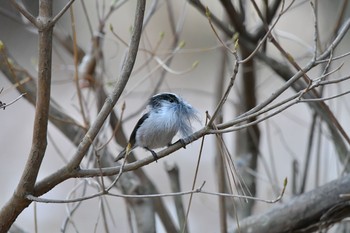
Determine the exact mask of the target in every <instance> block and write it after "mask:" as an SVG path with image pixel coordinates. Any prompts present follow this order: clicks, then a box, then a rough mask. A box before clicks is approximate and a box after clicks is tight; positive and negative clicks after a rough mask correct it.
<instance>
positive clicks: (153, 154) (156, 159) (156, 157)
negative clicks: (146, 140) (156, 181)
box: [145, 147, 159, 162]
mask: <svg viewBox="0 0 350 233" xmlns="http://www.w3.org/2000/svg"><path fill="white" fill-rule="evenodd" d="M145 149H146V150H148V151H149V152H151V154H152V156H153V158H154V161H156V162H158V159H159V157H158V155H157V153H156V152H154V150H151V149H149V148H148V147H145Z"/></svg>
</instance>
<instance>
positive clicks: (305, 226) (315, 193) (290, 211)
mask: <svg viewBox="0 0 350 233" xmlns="http://www.w3.org/2000/svg"><path fill="white" fill-rule="evenodd" d="M345 193H350V175H347V176H344V177H341V178H339V179H337V180H335V181H332V182H329V183H327V184H325V185H323V186H321V187H319V188H317V189H314V190H312V191H310V192H307V193H305V194H302V195H300V196H297V197H295V198H293V199H291V200H290V201H288V202H287V203H285V204H281V205H278V206H276V207H274V208H272V209H270V210H269V211H268V212H266V213H262V214H259V215H254V216H251V217H249V218H246V219H244V220H242V221H240V229H235V230H234V231H233V232H240V233H245V232H259V233H265V232H266V233H267V232H268V233H277V232H278V233H283V232H314V231H315V230H317V229H322V228H324V227H327V226H329V225H331V224H332V223H334V222H338V221H340V220H341V219H343V218H345V217H347V216H349V215H350V208H349V203H348V202H347V201H346V200H344V199H342V198H341V197H340V195H341V194H345ZM286 219H288V221H286Z"/></svg>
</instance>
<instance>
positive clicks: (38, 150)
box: [0, 0, 53, 232]
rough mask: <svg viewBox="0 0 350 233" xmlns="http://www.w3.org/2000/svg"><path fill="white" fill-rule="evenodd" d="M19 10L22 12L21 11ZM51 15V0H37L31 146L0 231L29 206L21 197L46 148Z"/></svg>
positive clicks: (1, 216) (2, 215) (31, 183)
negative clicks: (34, 102)
mask: <svg viewBox="0 0 350 233" xmlns="http://www.w3.org/2000/svg"><path fill="white" fill-rule="evenodd" d="M19 9H21V8H19ZM20 11H21V10H20ZM21 13H23V12H22V11H21ZM51 17H52V1H51V0H41V1H40V2H39V17H38V19H37V21H36V25H38V24H40V30H39V61H38V64H39V67H38V70H39V71H38V84H37V85H38V89H37V93H36V96H37V98H36V109H35V118H34V130H33V139H32V147H31V150H30V153H29V156H28V160H27V163H26V165H25V168H24V171H23V173H22V177H21V179H20V181H19V183H18V186H17V188H16V190H15V193H14V194H13V196H12V197H11V199H10V200H9V201H8V202H7V203H6V204H5V206H4V207H3V208H2V210H1V211H0V219H1V223H0V224H1V225H0V232H6V231H7V230H8V229H9V227H10V226H11V225H12V223H13V222H14V220H15V219H16V218H17V216H18V215H19V214H20V213H21V212H22V211H23V209H24V208H26V207H27V206H28V205H29V203H30V201H29V200H26V199H25V196H26V194H28V193H33V191H34V184H35V182H36V179H37V175H38V173H39V169H40V166H41V162H42V160H43V158H44V155H45V151H46V146H47V125H48V120H49V106H50V88H51V59H52V32H53V28H52V27H51V26H50V25H49V22H50V19H51Z"/></svg>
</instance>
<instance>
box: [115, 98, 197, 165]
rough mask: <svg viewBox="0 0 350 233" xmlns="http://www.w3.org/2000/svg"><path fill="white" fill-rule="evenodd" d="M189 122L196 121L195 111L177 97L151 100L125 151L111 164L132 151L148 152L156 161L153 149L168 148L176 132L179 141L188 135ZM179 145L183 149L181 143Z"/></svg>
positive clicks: (189, 129)
mask: <svg viewBox="0 0 350 233" xmlns="http://www.w3.org/2000/svg"><path fill="white" fill-rule="evenodd" d="M192 120H197V121H199V118H198V116H197V111H196V110H195V109H194V108H193V107H192V106H191V105H190V104H188V103H187V102H186V101H184V100H183V99H182V98H181V97H180V96H178V95H176V94H174V93H167V92H165V93H160V94H156V95H154V96H152V97H151V98H150V99H149V101H148V104H147V107H146V111H145V113H144V114H143V116H142V117H141V118H140V120H139V121H138V122H137V124H136V126H135V127H134V129H133V131H132V133H131V135H130V139H129V142H128V144H127V146H126V148H125V149H124V150H123V151H122V152H120V154H119V155H118V156H117V158H116V159H115V161H118V160H120V159H122V158H124V157H125V155H126V154H128V153H130V151H131V150H133V149H134V148H136V147H142V148H144V149H146V150H148V151H149V152H151V154H152V155H153V157H154V160H155V161H157V159H158V156H157V153H156V152H154V151H153V149H156V148H161V147H166V146H170V145H171V141H172V139H173V137H174V136H175V135H176V134H177V133H178V132H180V134H181V135H182V137H186V136H188V135H190V134H191V133H192V126H191V121H192ZM179 141H180V142H181V143H182V144H183V146H184V147H185V144H184V142H183V140H182V139H180V140H179Z"/></svg>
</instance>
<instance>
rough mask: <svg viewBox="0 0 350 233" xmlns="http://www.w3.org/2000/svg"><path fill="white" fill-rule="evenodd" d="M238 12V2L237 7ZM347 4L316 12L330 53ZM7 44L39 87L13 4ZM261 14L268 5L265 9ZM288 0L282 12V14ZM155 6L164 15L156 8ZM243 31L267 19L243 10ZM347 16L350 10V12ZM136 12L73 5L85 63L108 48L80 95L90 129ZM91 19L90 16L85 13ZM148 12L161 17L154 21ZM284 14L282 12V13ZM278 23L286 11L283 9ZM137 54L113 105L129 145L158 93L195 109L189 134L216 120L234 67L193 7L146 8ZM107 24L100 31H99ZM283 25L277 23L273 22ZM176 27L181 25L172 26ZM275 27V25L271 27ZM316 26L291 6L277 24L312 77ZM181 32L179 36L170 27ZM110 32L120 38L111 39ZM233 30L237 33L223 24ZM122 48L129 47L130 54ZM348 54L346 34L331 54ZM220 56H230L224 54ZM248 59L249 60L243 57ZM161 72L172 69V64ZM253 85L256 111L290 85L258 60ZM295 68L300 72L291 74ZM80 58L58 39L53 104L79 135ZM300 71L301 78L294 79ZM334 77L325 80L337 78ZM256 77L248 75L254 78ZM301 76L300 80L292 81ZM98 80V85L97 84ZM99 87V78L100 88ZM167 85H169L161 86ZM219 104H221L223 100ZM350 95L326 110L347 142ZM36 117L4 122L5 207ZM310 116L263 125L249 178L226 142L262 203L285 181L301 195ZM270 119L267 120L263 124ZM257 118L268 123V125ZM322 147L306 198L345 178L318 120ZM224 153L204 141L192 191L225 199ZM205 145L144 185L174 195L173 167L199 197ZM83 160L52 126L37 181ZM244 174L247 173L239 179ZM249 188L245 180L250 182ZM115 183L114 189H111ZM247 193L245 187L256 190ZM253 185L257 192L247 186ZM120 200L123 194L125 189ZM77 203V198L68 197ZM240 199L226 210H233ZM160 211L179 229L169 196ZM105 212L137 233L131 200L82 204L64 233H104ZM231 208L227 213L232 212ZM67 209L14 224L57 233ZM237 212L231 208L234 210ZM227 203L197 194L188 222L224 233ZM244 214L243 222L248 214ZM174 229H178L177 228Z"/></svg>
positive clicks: (218, 10) (3, 22)
mask: <svg viewBox="0 0 350 233" xmlns="http://www.w3.org/2000/svg"><path fill="white" fill-rule="evenodd" d="M114 2H115V3H116V5H117V6H118V8H117V9H115V10H114V11H113V13H112V14H111V15H110V17H109V18H107V19H106V21H105V27H104V30H103V32H104V34H101V32H98V26H99V25H101V18H103V17H102V16H104V15H106V13H107V12H108V10H109V6H110V5H111V4H112V3H114ZM233 2H234V4H237V5H238V2H239V1H233ZM344 2H345V1H327V0H321V1H317V26H318V35H317V36H318V38H319V41H318V42H317V43H319V46H320V48H322V49H325V48H327V46H328V42H329V41H330V38H332V37H333V35H334V30H333V29H334V28H335V27H336V25H337V23H338V22H337V20H338V18H339V14H340V12H342V10H344V11H343V13H344V17H343V19H347V17H348V16H349V7H348V5H347V4H343V3H344ZM0 3H1V4H0V29H1V30H0V40H1V41H2V42H3V43H4V45H5V46H6V48H7V50H8V53H9V54H11V56H12V57H13V58H15V59H16V62H17V63H18V64H20V65H21V66H22V67H23V68H25V69H26V70H27V72H28V73H29V74H30V75H32V76H33V77H36V76H37V65H38V64H37V63H38V60H37V55H38V41H37V39H38V35H37V33H36V32H35V30H34V29H33V28H32V27H31V26H30V24H29V23H28V22H27V21H26V19H25V18H23V17H22V16H20V14H19V13H18V11H17V10H16V9H14V7H13V6H12V5H11V4H10V2H9V1H6V0H0ZM202 3H203V5H204V6H208V8H209V9H210V11H211V12H213V14H215V15H216V16H218V17H219V18H220V19H222V20H223V21H225V20H227V19H226V18H227V17H226V16H225V14H224V8H223V6H222V5H221V4H220V2H219V1H202ZM257 3H258V5H259V6H261V8H263V7H262V5H263V3H262V1H261V2H260V1H257ZM290 3H291V1H286V3H285V5H286V6H287V5H288V4H290ZM154 4H155V5H156V6H155V7H154V8H153V6H154ZM23 5H24V6H25V7H26V9H27V10H28V11H29V12H31V13H32V14H33V15H37V14H38V11H37V9H38V5H37V3H36V2H34V1H33V2H32V1H23ZM64 5H65V2H63V1H54V12H55V13H57V12H59V10H60V9H62V7H63V6H64ZM243 5H245V19H246V20H245V23H244V26H245V28H246V30H247V31H249V32H254V31H255V30H256V29H257V28H258V27H259V26H261V20H260V19H259V17H258V15H257V14H256V12H255V11H254V9H253V7H252V6H251V5H250V4H249V3H248V2H246V3H245V4H243ZM344 6H346V8H345V9H342V8H343V7H344ZM135 7H136V1H135V0H130V1H93V0H87V1H76V2H75V3H74V4H73V12H74V18H75V30H76V34H77V44H78V46H79V48H81V50H83V51H84V52H85V53H89V51H91V50H92V48H93V46H92V44H93V43H92V38H93V36H97V37H101V38H103V41H102V40H101V43H102V44H101V45H100V49H101V51H100V56H101V57H102V58H101V57H100V58H101V60H99V61H98V65H97V66H96V74H99V75H98V77H99V78H101V77H102V79H99V80H98V81H96V80H92V81H91V80H90V79H89V77H88V76H81V77H80V78H81V79H80V80H79V88H81V91H82V94H83V98H84V106H85V110H86V112H87V113H88V114H87V117H88V119H89V122H93V120H94V118H95V117H96V112H97V109H96V93H95V91H96V88H95V87H94V82H99V83H102V85H103V87H104V88H105V89H106V90H107V92H108V91H110V90H111V89H112V87H113V85H115V84H116V81H117V80H118V77H119V74H120V71H121V67H122V64H123V61H124V58H125V54H126V51H127V47H126V44H128V43H129V40H130V35H131V30H132V25H133V21H134V12H135ZM84 9H85V10H84ZM150 9H154V12H153V13H150ZM278 9H280V7H279V8H278ZM277 12H279V10H277ZM148 13H149V15H148V16H149V17H148V18H146V19H147V20H148V21H147V24H145V27H144V31H143V35H142V39H141V43H140V50H139V53H138V57H137V61H136V65H135V68H134V71H133V74H132V76H131V78H130V81H129V83H128V84H127V86H126V88H125V90H124V92H123V95H122V97H121V98H120V100H119V101H118V103H117V105H116V106H115V112H116V113H117V115H118V116H119V115H120V112H121V107H122V104H123V103H125V105H126V108H125V111H124V116H123V121H122V128H123V130H124V132H125V135H126V137H129V135H130V133H131V131H132V129H133V126H134V125H135V124H136V122H137V120H138V118H139V117H140V115H141V113H142V110H143V108H144V106H145V103H146V99H147V98H149V97H150V96H151V95H152V93H153V92H154V90H156V89H155V86H156V85H158V84H160V86H159V89H157V92H163V91H167V92H169V91H170V92H174V93H177V94H179V95H181V96H182V97H183V98H184V99H186V100H187V102H189V103H190V104H191V105H192V106H194V107H195V108H196V109H197V110H198V112H199V114H200V118H201V122H200V123H195V124H194V125H193V127H194V130H199V129H200V128H202V127H203V126H204V124H205V122H206V120H205V111H208V112H209V114H213V111H214V110H215V107H216V104H217V96H218V85H219V84H220V83H221V84H222V85H223V88H224V90H225V89H226V86H227V84H228V83H229V81H230V77H231V76H232V73H233V61H234V57H233V55H232V54H230V53H229V52H227V51H226V52H225V49H223V46H222V45H221V43H220V42H219V41H218V39H217V38H216V36H215V34H214V32H213V30H212V29H211V27H210V24H209V22H208V20H207V18H206V17H205V16H204V15H203V14H201V13H200V12H199V10H197V9H196V8H195V7H194V6H193V5H191V4H189V3H188V2H187V1H165V0H161V1H147V11H146V17H147V14H148ZM99 19H100V20H99ZM275 19H276V17H274V20H275ZM173 20H175V21H174V22H172V21H173ZM274 20H272V22H274ZM314 24H315V16H314V13H313V8H312V7H311V5H310V1H295V2H294V3H293V4H292V5H291V7H290V8H289V9H288V10H287V11H286V12H285V13H284V14H283V15H282V16H281V18H280V19H279V21H278V23H277V24H276V26H275V28H274V30H273V35H274V37H275V38H276V39H277V40H278V42H279V43H280V44H281V45H282V46H283V48H284V49H285V50H286V51H287V52H288V53H290V54H291V56H292V57H293V58H294V59H295V61H296V62H297V63H298V64H299V65H300V66H301V67H303V66H305V64H307V63H308V62H309V61H310V60H311V59H312V56H313V53H314V47H315V46H314V45H315V42H314V38H315V30H314V29H315V28H314ZM71 25H72V16H71V14H70V12H69V11H67V12H66V13H65V15H64V16H63V17H62V19H60V20H59V21H58V23H57V25H56V27H55V32H56V33H57V34H58V35H62V36H63V35H68V36H71V35H72V26H71ZM174 25H175V28H174V29H175V31H176V33H175V34H174V31H173V30H172V27H173V26H174ZM110 26H112V27H113V32H112V31H111V29H110ZM227 26H228V28H231V30H232V26H230V25H229V24H227ZM218 31H219V36H221V37H222V38H223V40H224V41H227V42H228V43H229V44H230V46H231V47H232V40H231V38H229V37H227V35H224V34H223V33H221V31H220V30H219V29H218ZM125 43H126V44H125ZM265 49H266V54H268V55H269V56H272V57H274V58H276V59H277V60H279V61H281V63H283V64H285V65H290V64H289V63H288V62H287V61H286V59H285V58H284V57H282V56H281V55H280V52H278V51H277V50H276V49H275V48H274V47H273V46H271V44H270V42H267V45H266V48H265ZM348 51H349V35H348V34H346V36H345V37H344V39H343V40H342V42H341V43H340V45H339V46H338V47H337V49H336V50H335V51H334V54H333V56H337V55H340V54H345V53H347V52H348ZM223 54H224V55H223ZM240 56H241V55H240ZM168 61H169V63H167V64H165V62H168ZM340 65H342V66H341V68H340V69H339V70H337V71H336V72H334V73H332V75H331V77H330V79H337V78H340V77H344V76H346V75H347V74H348V73H349V68H350V67H349V64H348V59H347V58H346V57H345V58H343V59H339V60H337V61H334V62H332V64H331V66H330V68H329V71H330V70H334V69H337V67H338V66H340ZM254 69H255V70H254V73H255V84H254V89H252V91H254V92H255V95H256V104H258V103H261V102H263V101H264V100H266V99H267V98H268V97H270V96H271V94H272V93H274V92H275V91H276V90H277V89H279V88H280V87H281V86H282V85H283V84H284V83H285V80H283V79H282V78H281V77H280V76H278V75H277V74H276V73H275V72H274V71H273V70H272V69H271V67H269V65H267V64H266V63H265V62H262V61H261V60H259V59H256V61H255V65H254ZM291 69H292V68H291ZM324 69H325V67H324V66H317V67H316V68H315V69H312V70H311V71H310V72H308V75H309V77H310V78H312V79H316V78H317V77H319V76H320V75H321V74H322V72H323V70H324ZM74 70H75V68H74V59H73V56H72V54H69V53H68V52H67V50H65V49H64V48H63V46H62V43H61V42H60V41H59V39H58V37H55V38H54V46H53V70H52V74H53V79H52V98H53V100H54V101H55V103H57V104H58V105H59V106H60V107H59V108H60V109H61V111H62V112H64V113H66V114H67V115H69V116H71V117H72V118H73V119H74V120H75V121H76V122H78V123H79V124H80V125H84V121H83V118H82V115H81V113H80V110H79V104H78V96H77V88H76V86H75V82H74ZM292 70H293V69H292ZM329 71H328V72H329ZM244 72H245V69H244V68H241V67H240V70H239V73H238V76H237V78H236V81H235V83H234V86H233V90H232V91H231V92H230V94H229V97H228V100H227V103H226V104H225V105H224V108H223V112H222V121H223V122H228V121H230V120H232V119H234V118H235V117H237V116H238V115H239V114H240V113H242V111H244V110H243V109H242V107H241V105H242V102H243V101H244V100H242V99H244V95H245V93H244V89H243V85H244V82H243V77H244V74H243V73H244ZM248 72H249V71H248ZM293 72H295V70H293ZM96 77H97V75H96ZM96 77H93V78H92V79H95V78H96ZM161 79H163V81H162V82H160V81H159V80H161ZM0 88H3V90H2V92H1V94H0V100H1V101H2V102H5V103H8V102H10V101H11V100H13V99H15V98H17V97H18V96H19V92H18V91H17V89H16V87H15V85H14V84H13V83H11V82H10V81H9V80H8V79H7V77H6V76H5V75H3V73H0ZM349 89H350V82H349V81H344V82H341V83H338V84H334V85H329V86H328V85H327V86H326V87H325V88H324V90H323V95H324V96H334V95H337V94H340V93H343V92H346V91H348V90H349ZM294 93H295V90H293V89H292V88H290V89H288V90H287V91H285V92H284V93H283V94H282V95H281V96H280V97H279V98H278V99H277V100H275V102H274V103H277V102H279V101H281V100H284V99H285V98H287V97H289V96H291V95H293V94H294ZM219 96H220V95H219ZM348 100H349V96H348V95H345V96H341V97H339V98H335V99H332V100H329V101H327V102H326V103H327V105H328V106H329V107H330V108H331V110H332V112H333V113H334V115H335V116H336V117H337V119H338V121H339V122H340V124H341V125H342V127H343V128H344V130H345V131H346V132H349V129H350V123H349V110H350V106H349V101H348ZM34 111H35V110H34V107H33V105H32V104H30V103H29V102H28V101H27V100H25V99H24V98H22V99H20V100H19V101H17V102H16V103H15V104H13V105H11V106H9V107H8V108H6V109H5V110H2V111H1V112H0V119H1V121H0V126H1V128H0V138H1V140H0V148H1V154H0V155H1V161H2V162H1V163H0V184H1V187H2V188H1V194H0V206H2V205H4V203H5V202H6V201H7V200H8V199H9V198H10V197H11V195H12V194H13V191H14V189H15V187H16V185H17V183H18V180H19V179H20V177H21V172H22V170H23V168H24V165H25V163H26V159H27V156H28V153H29V151H30V148H31V138H32V132H33V119H34ZM313 112H314V111H313V110H312V109H311V108H310V107H309V106H308V104H307V103H299V104H296V105H293V106H292V107H290V108H288V109H287V110H285V111H283V112H281V113H279V114H277V115H275V116H273V117H272V118H269V119H268V120H265V121H263V122H261V123H259V124H258V128H259V130H260V138H259V140H260V141H259V146H258V159H257V166H256V169H251V168H250V167H249V160H250V157H249V156H248V157H242V156H239V153H241V151H242V150H241V149H239V148H237V147H238V146H239V143H242V141H240V140H241V139H242V138H243V137H244V136H242V135H241V134H240V133H239V132H230V133H227V134H223V139H224V141H225V144H226V145H227V148H228V150H229V152H230V154H231V155H232V157H233V158H234V161H235V162H234V163H235V165H236V168H237V169H238V171H240V170H245V172H247V173H248V174H250V175H252V176H253V177H255V183H256V193H255V194H254V196H257V197H259V198H262V199H266V200H272V199H275V198H276V197H277V196H278V195H279V191H280V190H281V189H282V187H283V180H284V179H285V178H286V177H287V178H288V180H289V183H288V186H287V190H286V193H285V195H284V198H283V200H282V202H285V201H287V200H288V199H289V198H291V197H293V196H295V195H298V194H299V189H300V187H301V184H302V181H303V177H304V175H305V173H304V167H305V166H306V164H305V161H306V157H307V156H306V155H307V154H308V152H307V150H308V146H309V145H310V128H311V125H312V122H313ZM262 116H263V115H262ZM262 116H261V117H262ZM111 136H112V131H111V130H110V129H108V126H106V127H105V128H103V129H102V130H101V133H100V135H99V137H100V140H102V141H108V139H109V138H110V137H111ZM312 141H313V143H314V146H313V147H312V150H311V153H310V160H309V161H310V162H309V164H308V165H307V171H308V176H307V178H306V183H305V189H304V190H303V192H306V191H309V190H312V189H314V188H315V187H317V186H320V185H322V184H325V183H327V182H328V181H331V180H333V179H336V178H337V177H339V176H340V175H341V174H342V173H343V172H344V164H343V163H342V162H341V161H340V160H339V159H338V156H337V151H336V149H335V147H334V143H333V142H332V139H331V136H330V133H329V130H328V128H327V126H326V125H325V124H323V123H322V122H321V121H320V120H317V121H316V129H315V131H314V139H313V140H312ZM217 143H218V140H217V139H216V137H215V136H214V135H208V136H206V137H205V142H204V148H203V153H202V157H201V163H200V166H199V172H198V177H197V181H196V185H195V187H199V186H200V185H201V184H202V183H203V182H204V181H205V186H204V189H205V190H207V191H212V192H218V176H219V175H218V174H219V171H218V164H217V163H218V161H217V157H218V155H217V148H218V146H217ZM123 146H124V145H118V143H116V142H115V141H114V140H112V141H111V142H110V143H109V144H108V148H109V150H110V152H111V153H112V154H113V155H115V156H116V155H117V154H118V153H119V152H120V151H121V150H122V148H123ZM199 149H200V140H197V141H195V142H193V143H192V144H190V145H189V146H187V148H186V149H180V150H178V151H176V152H175V153H173V154H171V155H169V156H167V157H165V158H164V159H161V160H159V161H158V163H151V164H150V165H147V166H145V167H143V169H144V171H145V172H146V174H147V175H148V176H149V178H150V179H151V180H152V181H153V183H154V184H155V186H156V187H157V188H158V191H159V192H160V193H170V192H172V191H171V188H170V180H169V177H168V173H167V171H166V168H167V167H169V166H170V167H171V166H173V165H174V164H176V165H177V166H178V167H179V172H180V181H181V189H182V191H189V190H191V189H192V183H193V180H194V175H195V168H196V164H197V162H198V155H199ZM75 150H76V147H75V145H74V144H73V143H72V142H71V141H70V140H69V139H67V138H66V137H65V136H64V135H63V134H62V133H61V132H60V130H58V129H57V128H56V127H55V126H54V125H52V124H49V137H48V147H47V153H46V156H45V158H44V161H43V164H42V168H41V170H40V173H39V178H38V179H39V180H41V179H42V178H44V177H46V176H48V175H50V174H52V173H53V172H54V171H56V170H58V169H59V168H61V167H62V166H63V165H64V164H65V163H66V161H67V160H68V159H69V158H71V156H72V155H73V154H74V152H75ZM135 154H136V157H137V158H143V157H144V156H149V154H148V153H147V152H146V151H144V150H142V149H136V150H135ZM82 166H91V164H90V163H89V161H84V164H83V165H82ZM242 173H244V172H242ZM248 180H249V179H248ZM106 181H107V179H106ZM84 182H86V184H88V188H87V190H86V193H85V195H88V194H93V193H96V192H97V182H96V180H94V179H86V180H84V179H70V180H67V181H65V182H63V183H62V184H59V185H58V186H56V187H55V188H54V189H53V190H51V191H50V192H49V193H47V194H45V195H44V197H45V198H52V199H65V198H69V197H70V198H71V197H74V196H75V197H76V196H79V195H81V193H82V191H81V190H80V189H79V186H80V185H81V184H82V183H84ZM248 183H249V182H248ZM248 186H249V184H248ZM113 191H114V192H119V191H118V190H117V189H115V190H113ZM70 195H72V196H70ZM182 199H183V202H184V206H185V207H186V208H187V205H188V201H189V195H185V196H182ZM230 201H231V202H232V200H231V199H230V200H228V202H230ZM164 202H165V203H166V206H167V208H168V210H169V211H170V213H171V215H172V217H173V218H174V219H176V217H175V216H176V208H175V206H174V202H173V198H172V197H166V198H164ZM102 205H104V206H108V208H107V210H106V213H107V215H108V216H107V217H106V219H107V222H108V224H109V230H110V231H111V232H131V230H130V225H129V224H128V221H129V220H128V215H127V210H126V203H125V201H124V199H123V198H117V197H109V196H105V197H102V198H95V199H92V200H87V201H84V202H82V203H81V204H80V206H79V208H78V209H77V210H76V211H75V212H74V214H73V215H72V217H71V219H70V223H68V224H67V227H66V230H65V232H94V231H96V232H103V231H104V227H103V224H102V223H101V218H102V217H101V212H100V209H101V206H102ZM227 205H228V206H230V204H227ZM236 205H237V206H239V207H237V208H238V209H239V208H244V206H245V205H246V204H245V203H244V202H243V201H238V202H237V203H236ZM273 205H278V204H267V203H263V202H255V203H254V205H253V206H252V207H251V211H252V214H256V213H262V212H264V211H266V210H268V209H270V208H272V207H273ZM69 206H70V205H65V204H43V203H37V204H31V205H30V206H29V207H28V208H27V209H25V211H24V212H23V213H22V214H21V215H20V216H19V217H18V219H17V220H16V224H17V225H18V226H20V227H21V228H22V229H24V230H26V231H27V232H34V228H35V226H34V223H35V221H34V216H35V212H36V218H37V224H38V229H39V232H59V231H60V229H61V227H62V226H63V225H64V223H65V222H66V221H67V216H68V214H67V212H68V210H67V208H69ZM228 208H230V207H228ZM218 213H219V201H218V197H217V196H214V195H213V196H212V195H204V194H196V195H194V196H193V203H192V206H191V211H190V214H189V219H188V227H189V231H190V232H217V231H218V229H219V224H220V215H219V214H218ZM243 215H244V214H243ZM227 219H228V226H229V227H228V228H229V229H230V228H233V226H234V225H235V224H236V220H235V217H234V216H233V215H228V217H227ZM175 222H176V220H175ZM156 223H157V230H158V232H166V230H165V229H164V227H163V225H162V223H161V221H160V220H159V218H156Z"/></svg>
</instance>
